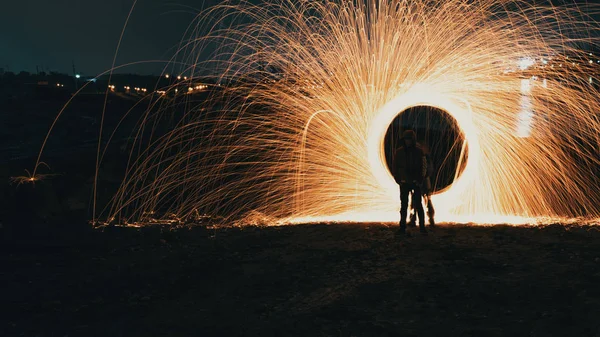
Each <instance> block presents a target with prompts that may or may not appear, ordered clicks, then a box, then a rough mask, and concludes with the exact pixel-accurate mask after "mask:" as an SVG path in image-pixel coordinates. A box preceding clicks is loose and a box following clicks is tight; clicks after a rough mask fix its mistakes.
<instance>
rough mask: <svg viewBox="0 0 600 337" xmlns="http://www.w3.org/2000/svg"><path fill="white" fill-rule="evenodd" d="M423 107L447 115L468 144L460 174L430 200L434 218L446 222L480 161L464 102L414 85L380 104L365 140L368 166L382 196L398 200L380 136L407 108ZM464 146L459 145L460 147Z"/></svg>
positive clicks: (459, 202)
mask: <svg viewBox="0 0 600 337" xmlns="http://www.w3.org/2000/svg"><path fill="white" fill-rule="evenodd" d="M419 105H426V106H431V107H434V108H438V109H441V110H444V111H446V112H448V114H449V115H450V116H452V117H453V118H454V119H455V120H456V121H457V124H458V126H459V127H460V129H461V131H462V132H463V133H464V136H465V141H466V142H467V143H468V144H469V160H468V162H467V164H466V167H465V169H464V171H463V173H462V174H461V175H460V176H459V177H457V179H456V180H455V181H454V183H453V184H452V185H450V186H449V187H448V188H447V189H446V190H445V191H444V192H442V193H439V194H437V195H435V196H434V197H433V199H432V200H433V201H434V203H435V206H436V212H437V214H438V218H439V219H440V220H442V221H450V219H451V218H452V217H451V215H452V213H451V211H452V210H453V209H455V208H456V207H458V206H460V204H461V200H464V198H461V196H462V195H464V194H465V193H468V190H469V187H470V186H473V184H475V182H476V180H477V176H478V167H479V160H480V149H479V140H478V133H477V130H476V128H475V127H474V125H473V121H472V118H471V113H472V112H471V110H470V107H469V105H468V103H467V102H461V101H460V100H458V99H456V98H454V97H449V96H446V95H444V94H443V93H440V92H439V91H438V90H436V88H435V87H434V86H431V85H426V84H416V85H414V86H413V87H412V88H411V89H409V90H408V91H406V92H403V93H401V94H399V95H398V96H396V97H395V98H394V99H392V100H391V101H389V102H388V103H387V104H386V105H384V106H383V107H382V108H381V109H380V110H379V112H378V113H377V114H376V116H375V118H374V120H373V122H372V123H371V128H370V131H369V137H368V143H367V144H368V145H367V146H368V149H369V151H368V153H369V158H368V160H369V165H370V167H371V171H372V173H373V176H374V177H375V179H376V180H377V181H378V182H379V184H380V186H381V188H382V189H384V190H385V193H386V195H389V198H390V199H392V200H398V185H397V184H396V182H395V181H394V178H393V177H392V175H391V173H390V172H389V170H388V169H387V167H386V164H385V153H384V146H383V142H384V137H385V133H386V131H387V128H388V126H389V125H390V123H391V122H392V121H393V120H394V118H395V117H396V116H397V115H398V111H405V110H407V109H409V108H411V107H414V106H419ZM464 145H465V144H463V147H464Z"/></svg>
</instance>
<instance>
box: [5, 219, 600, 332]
mask: <svg viewBox="0 0 600 337" xmlns="http://www.w3.org/2000/svg"><path fill="white" fill-rule="evenodd" d="M3 236H4V237H3V241H4V242H3V245H2V255H1V259H2V260H1V262H0V264H1V265H2V268H1V270H0V272H1V274H2V275H1V278H0V279H1V281H0V282H1V283H2V286H1V289H2V307H3V310H2V311H3V312H4V313H3V314H2V315H1V316H0V329H1V330H3V331H0V335H2V336H242V335H243V336H509V335H512V336H600V323H599V321H598V317H599V316H598V315H599V314H600V287H599V285H600V231H599V230H598V229H597V228H596V227H570V228H565V227H563V226H561V225H554V226H547V227H544V228H522V227H521V228H518V227H506V226H497V227H471V226H451V227H450V226H448V227H441V228H437V229H436V230H435V232H434V233H433V234H432V235H430V236H428V237H420V236H416V237H413V238H410V239H405V240H396V239H394V235H393V230H392V228H390V227H387V226H385V225H380V224H372V225H302V226H287V227H271V228H255V227H254V228H244V229H239V228H229V229H219V230H212V229H211V230H209V229H205V228H198V227H196V228H192V229H178V230H176V231H168V230H164V229H161V228H159V227H154V228H144V229H141V230H140V229H130V228H111V229H107V230H105V231H103V232H102V231H82V232H80V233H69V234H68V235H58V234H52V233H50V234H49V236H46V234H44V238H43V239H42V238H37V239H36V238H29V239H27V240H26V241H23V240H21V239H17V238H15V237H14V236H13V235H9V233H3Z"/></svg>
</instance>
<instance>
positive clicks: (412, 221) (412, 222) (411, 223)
mask: <svg viewBox="0 0 600 337" xmlns="http://www.w3.org/2000/svg"><path fill="white" fill-rule="evenodd" d="M408 227H411V228H416V227H417V212H412V213H410V220H409V221H408Z"/></svg>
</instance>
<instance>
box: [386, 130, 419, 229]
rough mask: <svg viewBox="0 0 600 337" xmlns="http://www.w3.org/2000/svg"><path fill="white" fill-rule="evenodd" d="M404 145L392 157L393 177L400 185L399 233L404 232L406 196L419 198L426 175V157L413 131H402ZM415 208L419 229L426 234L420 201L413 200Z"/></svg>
mask: <svg viewBox="0 0 600 337" xmlns="http://www.w3.org/2000/svg"><path fill="white" fill-rule="evenodd" d="M402 139H403V140H404V146H401V147H400V148H398V149H397V150H396V151H395V153H394V157H393V165H392V167H393V168H394V174H393V175H394V179H395V180H396V183H398V185H400V232H399V233H400V234H406V215H407V211H408V197H409V194H410V193H412V194H413V200H419V201H420V200H421V198H422V195H421V186H422V185H423V182H424V180H425V176H426V175H427V159H426V158H425V153H424V151H423V149H422V148H421V146H419V145H417V137H416V134H415V132H414V131H412V130H406V131H404V132H403V133H402ZM415 209H416V211H417V215H418V217H419V229H420V231H421V233H423V234H427V229H425V212H424V210H423V204H422V203H421V202H415Z"/></svg>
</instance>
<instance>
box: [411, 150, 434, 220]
mask: <svg viewBox="0 0 600 337" xmlns="http://www.w3.org/2000/svg"><path fill="white" fill-rule="evenodd" d="M417 146H419V144H418V143H417ZM421 149H422V150H423V152H424V154H425V160H426V162H427V173H426V175H425V179H424V180H423V185H422V186H421V194H422V195H423V201H424V202H425V205H426V206H427V219H428V220H429V226H431V227H433V226H435V218H434V217H435V208H433V203H432V202H431V193H432V192H433V190H432V186H431V177H432V176H433V173H434V172H433V162H432V161H431V156H430V154H429V150H428V149H427V147H426V146H423V145H421ZM412 196H413V197H412V198H411V201H410V205H411V212H410V221H409V222H408V226H409V227H416V226H417V211H416V208H415V206H416V205H417V203H419V202H420V200H417V199H415V198H414V193H413V194H412Z"/></svg>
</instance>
